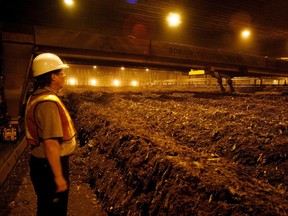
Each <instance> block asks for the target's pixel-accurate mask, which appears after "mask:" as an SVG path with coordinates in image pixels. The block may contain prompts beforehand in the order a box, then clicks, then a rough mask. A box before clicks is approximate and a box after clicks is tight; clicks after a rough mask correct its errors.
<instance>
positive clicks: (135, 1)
mask: <svg viewBox="0 0 288 216" xmlns="http://www.w3.org/2000/svg"><path fill="white" fill-rule="evenodd" d="M137 1H138V0H127V2H128V3H129V4H136V3H137Z"/></svg>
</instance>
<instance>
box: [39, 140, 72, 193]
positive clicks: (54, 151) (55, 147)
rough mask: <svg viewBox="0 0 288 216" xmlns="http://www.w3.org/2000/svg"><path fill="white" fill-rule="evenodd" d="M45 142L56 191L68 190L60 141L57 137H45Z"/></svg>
mask: <svg viewBox="0 0 288 216" xmlns="http://www.w3.org/2000/svg"><path fill="white" fill-rule="evenodd" d="M43 142H44V148H45V153H46V157H47V159H48V162H49V164H50V166H51V169H52V172H53V174H54V181H55V184H56V186H57V190H56V192H63V191H66V190H67V189H68V185H67V181H66V180H65V178H64V177H63V173H62V166H61V161H60V145H59V142H58V140H57V139H45V140H44V141H43Z"/></svg>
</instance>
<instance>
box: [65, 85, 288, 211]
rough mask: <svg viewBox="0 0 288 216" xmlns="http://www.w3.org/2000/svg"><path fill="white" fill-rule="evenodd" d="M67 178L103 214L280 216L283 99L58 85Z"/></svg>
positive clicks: (287, 204)
mask: <svg viewBox="0 0 288 216" xmlns="http://www.w3.org/2000/svg"><path fill="white" fill-rule="evenodd" d="M66 102H67V106H68V108H69V110H70V111H71V113H72V117H73V119H74V120H75V125H76V127H77V130H78V132H79V133H78V138H79V140H80V146H81V147H80V148H79V150H78V152H77V154H76V155H75V157H73V164H74V166H73V170H72V173H73V175H78V176H79V178H80V179H81V180H82V181H83V182H88V183H89V184H90V185H91V187H92V188H93V189H94V191H95V193H96V195H97V197H98V198H99V199H100V201H101V204H102V206H103V209H104V210H105V211H106V212H107V213H108V214H109V215H138V214H141V215H245V214H246V215H287V212H288V196H287V189H288V175H287V173H288V172H287V171H288V160H287V159H288V146H287V142H288V136H287V135H288V117H287V102H288V100H287V96H285V95H283V94H282V95H281V94H248V93H246V94H232V95H225V94H218V93H217V92H197V91H195V90H194V91H192V90H189V89H188V88H187V89H184V88H182V89H178V90H173V91H172V90H171V89H169V88H166V89H160V90H159V89H157V90H155V91H154V90H151V89H149V88H146V89H137V91H135V90H132V89H125V90H121V89H118V90H116V91H115V90H113V89H108V88H107V89H98V90H96V91H91V90H87V91H86V90H83V89H82V90H81V91H80V90H79V89H74V90H70V91H69V92H67V101H66Z"/></svg>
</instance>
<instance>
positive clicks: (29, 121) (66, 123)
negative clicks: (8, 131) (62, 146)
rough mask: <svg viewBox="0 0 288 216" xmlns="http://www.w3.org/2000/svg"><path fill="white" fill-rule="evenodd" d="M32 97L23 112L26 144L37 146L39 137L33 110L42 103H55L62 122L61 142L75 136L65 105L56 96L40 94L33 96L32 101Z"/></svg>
mask: <svg viewBox="0 0 288 216" xmlns="http://www.w3.org/2000/svg"><path fill="white" fill-rule="evenodd" d="M32 97H33V96H31V97H30V98H29V99H28V101H27V107H26V111H25V115H26V118H25V132H26V139H27V143H28V144H31V145H39V140H40V137H38V128H37V126H36V120H35V108H36V105H37V104H38V103H39V102H44V101H52V102H56V104H57V106H58V109H59V114H60V118H61V122H62V130H63V138H62V140H63V141H68V140H70V139H72V138H73V137H74V136H75V135H76V130H75V128H74V125H73V122H72V119H71V117H70V115H69V112H68V111H67V109H66V107H65V105H64V104H63V103H62V101H61V100H60V99H59V97H58V96H56V95H53V94H51V93H49V94H41V95H39V96H35V98H34V99H32Z"/></svg>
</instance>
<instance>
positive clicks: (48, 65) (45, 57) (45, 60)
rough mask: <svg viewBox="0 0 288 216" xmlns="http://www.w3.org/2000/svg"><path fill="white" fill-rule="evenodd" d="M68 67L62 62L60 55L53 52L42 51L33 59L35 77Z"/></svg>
mask: <svg viewBox="0 0 288 216" xmlns="http://www.w3.org/2000/svg"><path fill="white" fill-rule="evenodd" d="M68 67H69V66H68V65H66V64H64V63H63V62H62V60H61V59H60V58H59V56H57V55H55V54H53V53H42V54H40V55H38V56H36V57H35V58H34V60H33V64H32V70H33V77H37V76H40V75H42V74H45V73H48V72H51V71H54V70H59V69H65V68H68Z"/></svg>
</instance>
